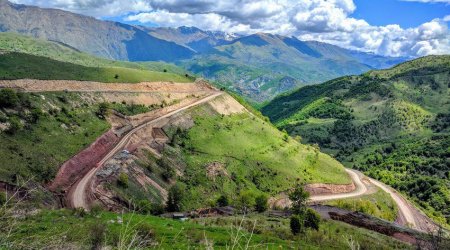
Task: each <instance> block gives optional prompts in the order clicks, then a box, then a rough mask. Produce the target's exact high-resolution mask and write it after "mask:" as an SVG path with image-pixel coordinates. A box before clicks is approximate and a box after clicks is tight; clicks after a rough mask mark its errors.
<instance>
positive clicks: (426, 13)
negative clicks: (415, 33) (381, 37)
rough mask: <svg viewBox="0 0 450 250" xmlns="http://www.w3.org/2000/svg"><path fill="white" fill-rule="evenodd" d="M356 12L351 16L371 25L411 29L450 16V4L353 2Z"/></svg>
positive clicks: (395, 0)
mask: <svg viewBox="0 0 450 250" xmlns="http://www.w3.org/2000/svg"><path fill="white" fill-rule="evenodd" d="M354 2H355V5H356V11H355V12H354V13H353V14H352V15H351V16H352V17H355V18H358V19H364V20H366V21H367V22H368V23H369V24H371V25H377V26H380V25H383V26H384V25H388V24H399V25H400V26H401V27H402V28H412V27H417V26H419V25H421V24H422V23H425V22H429V21H431V20H433V19H435V18H443V17H445V16H446V15H450V4H449V3H444V2H439V3H424V2H411V1H399V0H354Z"/></svg>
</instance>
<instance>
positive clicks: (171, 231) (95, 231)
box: [0, 210, 410, 249]
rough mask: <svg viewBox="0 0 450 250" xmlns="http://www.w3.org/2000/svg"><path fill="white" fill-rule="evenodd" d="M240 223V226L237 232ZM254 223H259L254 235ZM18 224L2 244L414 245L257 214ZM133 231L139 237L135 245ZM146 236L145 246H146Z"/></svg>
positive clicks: (66, 217)
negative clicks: (296, 227)
mask: <svg viewBox="0 0 450 250" xmlns="http://www.w3.org/2000/svg"><path fill="white" fill-rule="evenodd" d="M241 221H242V228H241V229H240V230H238V224H239V223H241ZM254 222H256V226H255V230H254V233H253V234H251V226H252V225H253V223H254ZM16 223H17V224H15V227H14V230H13V231H12V235H11V237H9V238H8V239H7V241H6V242H3V244H4V246H3V247H6V248H8V249H21V248H24V247H25V248H38V249H39V248H48V247H52V246H53V247H55V248H68V247H69V246H70V247H81V248H90V247H91V246H92V245H93V242H100V243H101V245H103V246H111V247H119V246H120V245H121V244H120V242H123V244H122V247H128V246H129V247H130V248H132V249H149V248H159V249H204V248H207V246H208V244H210V245H212V246H213V248H214V249H230V248H231V247H232V246H233V245H235V246H234V247H235V248H246V247H245V246H248V247H249V248H250V249H261V248H264V249H280V248H282V249H289V248H294V249H297V248H301V249H323V248H324V247H325V248H333V249H348V245H347V243H346V241H347V239H350V238H352V239H353V240H355V241H356V242H358V243H359V244H360V245H361V247H363V248H366V247H369V248H373V247H376V248H377V249H409V248H410V246H408V245H405V244H404V243H401V242H399V241H396V240H393V239H391V238H389V237H387V236H384V235H381V234H378V233H374V232H371V231H368V230H365V229H358V228H354V227H351V226H349V225H346V224H344V223H340V222H333V221H327V222H323V223H322V224H321V229H320V230H319V231H318V232H316V231H307V232H306V233H305V234H302V235H300V236H297V237H295V236H292V234H291V233H290V231H289V229H288V223H289V222H288V220H287V219H277V218H267V217H263V216H258V215H257V216H250V217H248V218H245V219H244V220H242V219H241V218H239V217H237V218H233V217H229V218H207V219H197V220H194V221H187V222H181V221H175V220H172V219H164V218H159V217H154V216H144V215H139V214H130V213H125V214H116V213H112V212H100V213H98V214H96V215H95V214H87V215H84V216H80V215H78V214H77V213H74V212H73V211H70V210H43V211H40V212H38V214H36V215H28V216H25V217H23V218H21V219H18V220H16ZM95 235H97V239H96V238H95ZM134 235H137V236H138V237H140V238H137V239H136V241H135V243H134V244H131V243H130V242H131V238H132V237H133V236H134ZM236 236H238V237H236ZM4 239H5V238H4ZM143 239H146V240H147V244H143V243H144V240H143ZM0 247H2V246H0Z"/></svg>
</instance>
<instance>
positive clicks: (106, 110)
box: [96, 102, 110, 119]
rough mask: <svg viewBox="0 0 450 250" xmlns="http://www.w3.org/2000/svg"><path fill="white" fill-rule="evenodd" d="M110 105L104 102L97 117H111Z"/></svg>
mask: <svg viewBox="0 0 450 250" xmlns="http://www.w3.org/2000/svg"><path fill="white" fill-rule="evenodd" d="M109 108H110V106H109V103H107V102H102V103H100V104H99V105H98V110H97V112H96V114H97V116H98V117H99V118H101V119H105V118H106V117H107V116H108V115H109V112H110V111H109Z"/></svg>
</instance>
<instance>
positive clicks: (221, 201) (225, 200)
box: [216, 195, 230, 207]
mask: <svg viewBox="0 0 450 250" xmlns="http://www.w3.org/2000/svg"><path fill="white" fill-rule="evenodd" d="M229 203H230V201H229V200H228V197H227V196H226V195H221V196H220V197H219V199H217V202H216V204H217V206H219V207H226V206H228V205H229Z"/></svg>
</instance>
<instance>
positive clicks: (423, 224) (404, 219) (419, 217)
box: [270, 169, 436, 232]
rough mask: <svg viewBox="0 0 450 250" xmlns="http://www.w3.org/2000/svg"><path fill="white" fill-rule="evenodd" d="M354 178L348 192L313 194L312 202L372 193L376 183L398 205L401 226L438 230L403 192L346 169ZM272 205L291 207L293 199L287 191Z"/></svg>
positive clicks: (272, 201) (424, 230)
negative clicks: (291, 199) (351, 189)
mask: <svg viewBox="0 0 450 250" xmlns="http://www.w3.org/2000/svg"><path fill="white" fill-rule="evenodd" d="M345 170H346V171H347V173H348V174H349V175H350V177H351V178H352V181H353V183H354V185H355V189H354V190H353V191H351V192H346V193H333V194H320V195H311V196H310V202H311V203H320V202H323V201H329V200H339V199H346V198H354V197H359V196H362V195H366V194H370V192H371V191H370V188H369V186H370V185H375V186H377V187H379V188H381V189H382V190H383V191H385V192H387V193H388V194H389V195H390V196H391V197H392V199H393V200H394V202H395V203H396V204H397V207H398V215H397V220H396V223H398V224H399V225H401V226H406V227H410V228H412V229H416V230H419V231H423V232H433V231H435V230H436V224H435V223H434V222H433V221H432V220H431V219H429V218H428V217H427V216H425V215H424V214H423V213H422V212H421V211H420V210H419V209H417V208H416V207H415V206H414V205H413V204H412V203H411V202H409V201H408V200H406V199H405V198H404V197H403V196H402V195H401V194H399V193H398V192H397V191H395V190H394V189H393V188H391V187H389V186H388V185H386V184H384V183H382V182H379V181H377V180H374V179H372V178H369V177H367V176H365V175H364V174H362V173H361V172H359V171H356V170H353V169H345ZM270 203H271V204H270V205H271V206H272V207H276V208H286V207H290V205H291V201H290V200H289V197H288V196H287V194H286V193H282V194H280V195H278V196H277V197H274V198H272V199H271V200H270Z"/></svg>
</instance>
